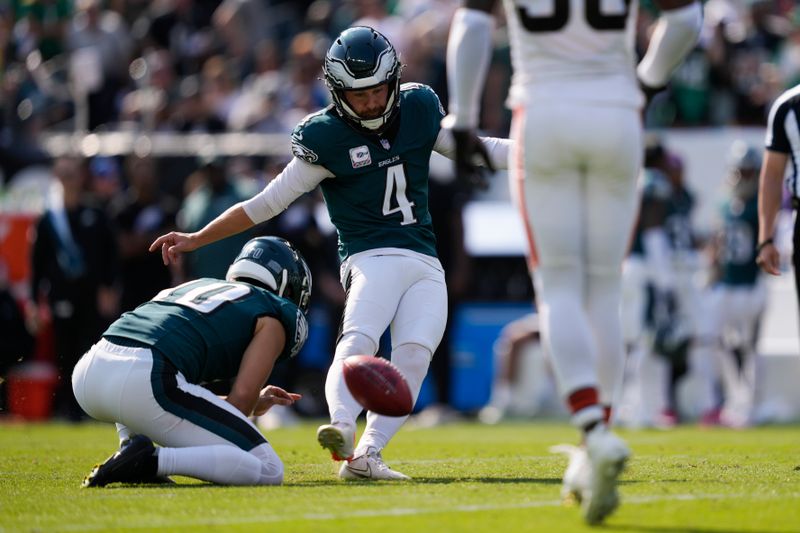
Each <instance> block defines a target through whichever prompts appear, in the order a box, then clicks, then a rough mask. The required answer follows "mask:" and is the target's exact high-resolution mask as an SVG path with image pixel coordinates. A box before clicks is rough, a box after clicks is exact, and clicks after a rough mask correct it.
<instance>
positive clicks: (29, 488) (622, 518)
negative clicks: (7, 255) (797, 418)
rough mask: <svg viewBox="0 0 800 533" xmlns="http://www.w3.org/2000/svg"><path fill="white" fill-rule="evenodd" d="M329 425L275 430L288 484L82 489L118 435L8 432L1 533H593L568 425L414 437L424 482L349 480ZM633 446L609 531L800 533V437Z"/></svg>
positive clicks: (410, 469)
mask: <svg viewBox="0 0 800 533" xmlns="http://www.w3.org/2000/svg"><path fill="white" fill-rule="evenodd" d="M315 430H316V425H315V424H305V425H302V426H299V427H293V428H290V429H282V430H278V431H274V432H271V433H270V434H269V435H268V438H269V439H270V441H271V442H272V444H273V446H274V447H275V448H276V449H277V450H278V453H279V454H280V456H281V457H282V459H283V461H284V463H285V466H286V479H285V484H284V485H283V486H281V487H238V488H236V487H216V486H212V485H208V484H201V483H197V482H195V481H192V480H188V479H184V478H178V481H179V482H180V484H179V485H177V486H171V487H169V488H161V487H153V486H121V485H112V486H110V487H107V488H105V489H81V488H79V485H80V481H81V479H82V478H83V476H84V475H85V474H86V473H87V472H88V471H89V469H90V467H91V466H92V464H93V463H95V462H100V461H101V460H103V459H105V457H106V456H108V455H109V454H110V453H111V452H112V451H113V450H114V449H115V448H116V444H117V442H116V433H115V432H114V430H113V428H112V426H108V425H100V424H86V425H77V426H72V425H61V424H46V425H16V424H4V425H0V474H2V475H0V530H2V531H97V530H137V531H142V530H179V529H181V530H192V531H198V530H215V531H267V530H271V531H281V532H291V531H346V532H348V533H351V532H357V531H378V532H380V533H390V532H403V533H411V532H422V531H437V532H438V531H443V532H449V531H491V532H495V533H505V532H516V531H539V532H549V531H554V532H561V531H584V530H589V529H590V528H588V527H585V526H584V525H583V523H582V521H581V518H580V513H579V510H578V509H577V508H574V507H571V508H570V507H564V506H563V505H562V504H561V503H560V501H559V498H558V493H559V486H560V485H559V484H560V477H561V474H562V472H563V469H564V467H565V466H566V459H565V458H564V457H562V456H555V455H551V454H549V453H548V452H547V449H548V447H549V446H550V445H552V444H555V443H560V442H572V441H574V439H575V432H574V430H573V429H571V428H570V427H569V426H567V425H566V424H562V423H544V422H533V423H508V424H504V425H500V426H494V427H487V426H481V425H477V424H460V425H453V426H445V427H440V428H435V429H426V430H413V429H404V430H402V431H401V432H400V434H399V435H398V436H397V437H396V438H395V439H394V441H393V442H392V445H391V447H390V448H387V449H386V450H385V452H384V458H385V459H386V461H387V463H388V464H390V465H391V466H393V467H395V468H397V469H398V470H401V471H403V472H405V473H407V474H409V475H410V476H412V477H413V478H414V481H413V482H410V483H401V482H393V483H386V482H382V483H361V482H358V483H352V482H349V483H346V482H343V481H339V480H338V479H337V478H336V476H335V472H336V469H335V466H334V463H333V462H332V461H330V459H329V458H328V457H327V456H326V454H325V453H324V452H323V450H322V449H320V448H319V447H318V445H317V443H316V440H315V437H314V434H315ZM621 434H622V435H623V436H624V437H625V438H626V439H627V440H628V441H629V443H630V444H631V447H632V448H633V451H634V457H633V459H632V460H631V462H630V466H629V468H628V470H627V472H626V473H625V474H624V476H623V483H622V487H621V492H622V496H623V504H622V507H621V508H620V509H619V510H618V511H617V513H616V514H615V515H613V516H612V517H611V518H610V519H609V520H608V522H607V524H606V525H605V526H603V527H602V528H601V529H604V530H609V531H624V532H631V531H645V532H678V531H695V532H723V531H731V532H733V531H759V532H761V531H764V532H766V531H781V532H785V531H800V427H798V426H781V427H768V428H759V429H753V430H748V431H732V430H726V429H714V430H705V429H697V428H692V427H686V428H680V429H676V430H673V431H668V432H664V431H655V430H654V431H638V432H626V431H622V432H621Z"/></svg>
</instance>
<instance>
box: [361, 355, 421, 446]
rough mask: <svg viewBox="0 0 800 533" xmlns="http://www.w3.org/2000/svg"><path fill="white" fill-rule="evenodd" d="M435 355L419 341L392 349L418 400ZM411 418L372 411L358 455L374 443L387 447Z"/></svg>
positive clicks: (413, 395)
mask: <svg viewBox="0 0 800 533" xmlns="http://www.w3.org/2000/svg"><path fill="white" fill-rule="evenodd" d="M432 355H433V354H431V352H430V350H428V349H427V348H425V347H423V346H420V345H419V344H403V345H402V346H398V347H396V348H395V349H393V350H392V362H393V363H394V364H395V365H396V366H397V368H399V369H400V372H402V374H403V376H405V378H406V381H407V382H408V388H409V389H411V398H412V400H413V401H414V402H415V403H416V401H417V397H418V396H419V391H420V388H421V387H422V382H423V381H424V380H425V375H426V374H427V373H428V365H429V364H430V362H431V356H432ZM407 419H408V416H383V415H377V414H375V413H373V412H372V411H368V412H367V427H366V428H365V430H364V434H363V435H362V436H361V439H360V440H359V441H358V446H357V447H356V451H355V454H354V455H355V456H358V455H361V454H362V453H363V452H364V451H365V450H366V449H367V448H369V447H370V446H372V447H374V448H376V449H377V450H382V449H384V448H385V447H386V445H387V444H389V441H390V440H391V439H392V437H394V435H395V434H396V433H397V432H398V431H399V430H400V427H401V426H402V425H403V424H404V423H405V421H406V420H407Z"/></svg>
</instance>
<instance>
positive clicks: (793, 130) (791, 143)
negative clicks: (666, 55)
mask: <svg viewBox="0 0 800 533" xmlns="http://www.w3.org/2000/svg"><path fill="white" fill-rule="evenodd" d="M765 144H766V146H765V148H766V149H765V151H764V162H763V163H762V165H761V175H760V178H759V191H758V193H759V197H758V222H759V231H758V249H757V252H758V256H757V257H756V263H758V265H759V266H760V267H761V268H762V269H763V270H764V271H765V272H767V273H769V274H772V275H775V276H777V275H779V274H780V255H779V254H778V250H777V248H775V243H774V241H773V239H774V237H775V222H776V219H777V216H778V211H779V210H780V206H781V200H782V198H783V177H784V175H785V174H786V164H787V163H788V162H789V160H790V159H791V161H792V175H791V176H790V177H789V178H788V179H787V180H786V186H787V188H788V189H789V192H790V194H791V199H792V207H793V208H794V209H795V210H797V208H798V207H800V187H798V178H799V177H800V176H798V174H800V172H798V163H800V162H798V157H800V85H796V86H795V87H792V88H791V89H789V90H788V91H786V92H785V93H783V94H782V95H781V96H780V97H779V98H778V99H777V100H776V101H775V103H774V104H773V105H772V108H771V109H770V112H769V120H768V122H767V135H766V142H765ZM798 226H800V217H798V216H795V223H794V235H793V237H792V241H793V243H794V253H793V255H792V263H793V264H794V278H795V289H796V290H797V292H798V304H800V228H798Z"/></svg>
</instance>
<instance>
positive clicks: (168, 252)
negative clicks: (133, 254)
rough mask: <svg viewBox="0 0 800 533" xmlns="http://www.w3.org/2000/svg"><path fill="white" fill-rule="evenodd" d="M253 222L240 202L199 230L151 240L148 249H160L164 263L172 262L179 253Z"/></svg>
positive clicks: (248, 225)
mask: <svg viewBox="0 0 800 533" xmlns="http://www.w3.org/2000/svg"><path fill="white" fill-rule="evenodd" d="M254 225H255V223H254V222H253V221H252V220H250V217H248V216H247V213H246V212H245V210H244V208H243V207H242V204H241V203H239V204H236V205H234V206H231V207H230V208H228V209H227V210H226V211H225V212H224V213H222V214H221V215H220V216H218V217H217V218H215V219H214V220H212V221H211V222H210V223H208V224H207V225H206V226H205V227H204V228H203V229H201V230H200V231H196V232H193V233H182V232H179V231H171V232H169V233H167V234H166V235H162V236H161V237H159V238H157V239H156V240H155V241H153V244H151V245H150V251H151V252H155V251H156V250H158V249H161V258H162V259H163V260H164V264H165V265H169V264H170V263H174V262H175V261H176V260H177V257H178V255H179V254H181V253H185V252H191V251H192V250H196V249H198V248H201V247H203V246H205V245H207V244H211V243H212V242H216V241H218V240H220V239H224V238H225V237H230V236H231V235H235V234H237V233H241V232H242V231H245V230H247V229H250V228H252V227H253V226H254Z"/></svg>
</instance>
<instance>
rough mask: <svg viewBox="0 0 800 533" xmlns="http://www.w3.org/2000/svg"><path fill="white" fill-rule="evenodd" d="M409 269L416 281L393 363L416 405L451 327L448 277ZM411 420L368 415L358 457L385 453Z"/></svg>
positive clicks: (399, 323)
mask: <svg viewBox="0 0 800 533" xmlns="http://www.w3.org/2000/svg"><path fill="white" fill-rule="evenodd" d="M406 269H407V270H408V272H409V274H410V275H413V276H415V277H416V281H415V282H414V283H413V284H412V285H411V286H410V287H409V288H408V290H407V291H406V292H405V294H403V297H402V298H401V300H400V303H399V304H398V307H397V314H396V315H395V317H394V320H393V321H392V325H391V336H392V362H393V363H394V364H395V365H396V366H397V367H398V368H399V369H400V371H401V372H402V373H403V376H405V378H406V381H407V382H408V386H409V389H410V390H411V397H412V400H413V401H414V402H416V401H417V396H419V391H420V388H421V387H422V382H423V381H424V380H425V376H426V374H427V373H428V366H429V365H430V361H431V357H432V355H433V352H435V351H436V347H437V346H438V345H439V342H440V341H441V340H442V335H443V334H444V328H445V325H446V323H447V286H446V285H445V281H444V273H443V272H442V271H441V270H440V269H437V268H434V267H432V266H431V265H429V264H427V263H426V262H423V261H420V260H416V259H413V258H411V259H409V261H408V262H407V266H406ZM407 418H408V417H406V416H403V417H389V416H381V415H376V414H375V413H371V412H370V413H367V427H366V429H365V431H364V435H363V436H362V438H361V440H360V441H359V444H358V449H357V451H356V454H358V453H359V452H360V451H361V450H365V449H366V448H367V447H369V446H374V447H375V448H377V449H378V450H382V449H383V448H384V447H385V446H386V445H387V444H388V442H389V440H391V438H392V437H393V436H394V435H395V433H397V431H398V430H399V429H400V427H401V426H402V425H403V423H404V422H405V421H406V419H407Z"/></svg>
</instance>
